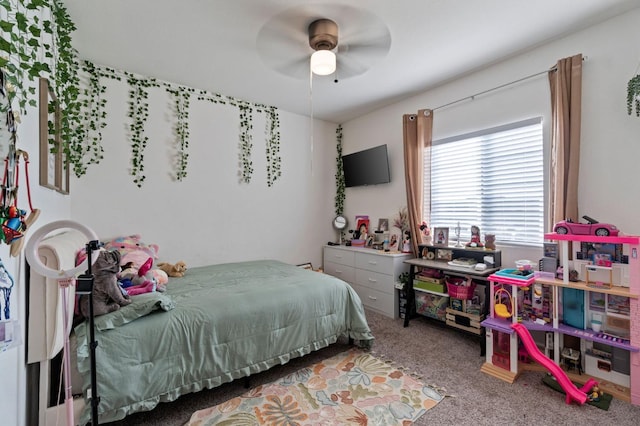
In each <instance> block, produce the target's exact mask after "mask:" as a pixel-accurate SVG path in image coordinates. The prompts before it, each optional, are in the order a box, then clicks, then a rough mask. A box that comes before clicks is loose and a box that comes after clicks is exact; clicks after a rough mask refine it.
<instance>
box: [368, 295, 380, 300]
mask: <svg viewBox="0 0 640 426" xmlns="http://www.w3.org/2000/svg"><path fill="white" fill-rule="evenodd" d="M369 299H371V300H378V298H377V297H375V296H369Z"/></svg>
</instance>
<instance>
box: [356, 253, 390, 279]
mask: <svg viewBox="0 0 640 426" xmlns="http://www.w3.org/2000/svg"><path fill="white" fill-rule="evenodd" d="M355 255H356V263H355V265H356V268H358V269H366V270H367V271H373V272H378V273H381V274H389V275H390V274H393V257H391V256H388V257H387V256H385V255H384V254H369V253H356V254H355Z"/></svg>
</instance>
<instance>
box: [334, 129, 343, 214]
mask: <svg viewBox="0 0 640 426" xmlns="http://www.w3.org/2000/svg"><path fill="white" fill-rule="evenodd" d="M336 151H337V153H336V198H335V207H336V216H338V215H341V214H343V213H344V198H345V195H344V187H345V183H344V170H343V168H342V124H340V125H338V127H337V128H336Z"/></svg>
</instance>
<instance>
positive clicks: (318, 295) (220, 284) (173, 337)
mask: <svg viewBox="0 0 640 426" xmlns="http://www.w3.org/2000/svg"><path fill="white" fill-rule="evenodd" d="M81 239H82V238H81V236H80V237H79V236H78V235H77V234H75V233H74V232H73V231H72V230H69V231H67V232H65V233H63V234H60V235H56V236H54V237H50V238H48V239H46V240H43V242H42V244H41V246H40V249H39V250H40V253H41V254H40V255H41V259H43V263H45V262H48V264H49V265H52V266H50V267H51V268H52V269H55V268H58V267H60V266H59V265H56V264H55V263H56V262H58V263H59V264H60V265H62V266H61V267H62V268H64V264H65V262H67V264H68V262H73V260H72V259H73V257H74V255H75V253H73V254H71V253H70V251H73V249H70V247H75V250H77V249H80V248H81V247H83V246H84V244H85V241H80V240H81ZM77 243H79V244H77ZM67 258H70V259H71V260H67ZM47 281H50V280H48V279H44V277H38V276H37V275H35V274H33V273H32V276H31V279H30V286H29V312H30V315H29V330H31V329H32V328H33V329H38V328H40V329H41V330H44V331H43V332H42V333H36V334H41V335H40V336H32V335H31V333H29V336H30V337H29V341H28V350H27V351H28V358H29V362H30V363H31V362H36V363H38V364H40V365H41V367H40V380H39V381H40V386H41V387H42V386H43V385H44V384H46V382H47V380H46V378H45V377H42V376H43V374H44V373H47V372H48V370H50V368H49V367H48V365H47V363H48V362H49V360H50V359H51V358H53V357H55V356H56V354H58V352H59V351H60V348H61V347H62V345H61V343H60V340H61V339H63V338H64V335H65V333H64V330H63V327H62V325H61V324H62V321H61V318H60V316H61V309H60V297H59V296H58V295H56V294H55V293H56V291H54V290H52V288H53V287H57V286H56V284H55V283H52V282H47ZM133 300H134V302H133V303H132V304H131V305H128V306H125V307H123V308H121V309H120V310H119V311H116V312H113V313H110V314H107V315H103V316H99V317H96V320H95V335H96V341H97V342H98V347H97V349H96V360H97V371H96V373H97V383H98V388H97V389H98V395H99V397H100V404H99V407H98V412H99V414H100V418H99V420H100V423H103V422H110V421H115V420H119V419H122V418H124V417H126V416H127V415H128V414H130V413H133V412H138V411H146V410H151V409H153V408H154V407H155V406H156V405H157V404H158V403H160V402H165V401H172V400H175V399H176V398H178V397H179V396H180V395H183V394H186V393H190V392H196V391H199V390H202V389H206V388H213V387H216V386H219V385H221V384H223V383H226V382H230V381H232V380H235V379H238V378H242V377H247V376H250V375H251V374H254V373H258V372H261V371H264V370H267V369H269V368H271V367H273V366H275V365H279V364H284V363H286V362H288V361H289V360H290V359H292V358H295V357H300V356H304V355H306V354H308V353H310V352H312V351H315V350H318V349H320V348H323V347H326V346H328V345H330V344H332V343H334V342H336V341H337V340H338V339H339V338H340V337H348V338H350V339H352V340H353V341H354V342H355V343H356V344H357V345H359V346H362V347H365V348H367V347H370V346H371V344H372V342H373V336H372V334H371V332H370V329H369V327H368V325H367V321H366V318H365V314H364V310H363V307H362V304H361V301H360V299H359V297H358V295H357V294H356V293H355V291H354V290H353V289H352V288H351V287H350V286H349V285H348V284H347V283H345V282H344V281H341V280H339V279H337V278H334V277H332V276H329V275H325V274H322V273H319V272H314V271H310V270H307V269H303V268H298V267H296V266H293V265H288V264H285V263H282V262H279V261H275V260H261V261H250V262H239V263H230V264H221V265H210V266H204V267H198V268H191V269H189V271H188V273H187V275H185V277H183V278H172V279H170V281H169V284H168V286H167V291H166V292H164V293H159V292H154V293H148V294H143V295H139V296H134V297H133ZM38 304H40V305H43V306H44V309H42V310H40V309H39V307H38ZM41 307H42V306H41ZM36 310H37V311H38V313H39V312H42V313H43V315H39V314H36V315H31V313H35V311H36ZM32 317H33V318H32ZM32 319H33V321H32ZM43 325H45V326H44V327H43ZM88 334H89V327H88V323H87V322H83V323H81V324H79V325H77V326H76V327H75V329H74V333H73V337H74V338H75V345H74V346H77V361H76V365H77V367H78V372H79V373H80V375H81V378H82V379H81V383H82V385H81V387H82V392H83V393H84V395H86V392H87V390H88V389H90V387H91V379H90V347H89V343H88V339H87V335H88ZM32 355H33V357H32ZM43 371H44V373H43ZM49 374H50V372H49ZM50 375H51V374H50ZM40 395H41V396H40V399H41V401H40V403H39V405H40V407H39V411H40V413H41V414H40V418H41V421H40V422H39V424H47V422H46V418H47V417H48V416H47V411H50V410H54V409H55V407H46V406H43V405H49V404H43V403H44V401H42V399H43V395H45V392H44V391H43V390H42V389H41V391H40ZM44 399H46V397H44ZM77 405H78V407H77V411H78V412H79V415H80V423H81V424H84V423H86V422H87V421H89V420H90V416H91V410H90V404H84V403H83V400H82V399H79V400H78V401H77Z"/></svg>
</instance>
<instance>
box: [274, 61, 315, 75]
mask: <svg viewBox="0 0 640 426" xmlns="http://www.w3.org/2000/svg"><path fill="white" fill-rule="evenodd" d="M309 60H310V58H309V57H303V58H298V59H294V60H291V61H289V62H282V63H281V64H280V65H278V66H277V67H275V68H274V69H275V70H276V71H278V72H279V73H281V74H285V75H288V76H291V77H294V78H298V79H302V78H308V77H309Z"/></svg>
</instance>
